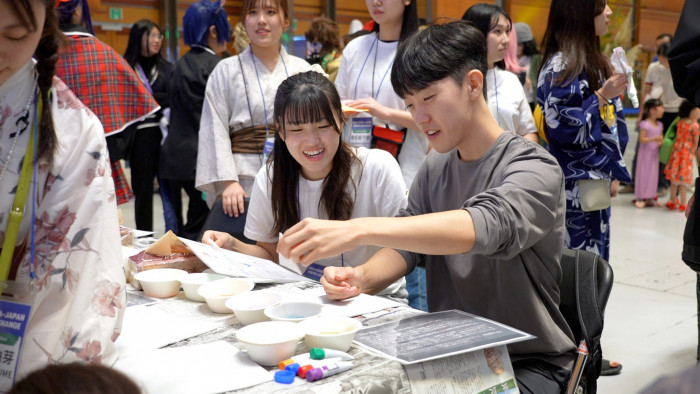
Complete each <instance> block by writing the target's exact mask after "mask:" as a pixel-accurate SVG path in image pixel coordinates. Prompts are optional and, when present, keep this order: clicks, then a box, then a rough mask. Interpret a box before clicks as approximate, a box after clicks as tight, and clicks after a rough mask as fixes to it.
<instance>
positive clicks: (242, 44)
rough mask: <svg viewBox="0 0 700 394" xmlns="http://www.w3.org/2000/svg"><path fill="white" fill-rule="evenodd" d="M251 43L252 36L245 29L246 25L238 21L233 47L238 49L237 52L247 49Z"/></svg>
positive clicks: (234, 31) (234, 29)
mask: <svg viewBox="0 0 700 394" xmlns="http://www.w3.org/2000/svg"><path fill="white" fill-rule="evenodd" d="M248 45H250V37H248V33H246V31H245V25H243V23H242V22H238V23H236V27H234V28H233V49H235V50H236V54H239V53H241V52H243V51H245V49H246V48H248Z"/></svg>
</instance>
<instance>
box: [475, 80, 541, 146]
mask: <svg viewBox="0 0 700 394" xmlns="http://www.w3.org/2000/svg"><path fill="white" fill-rule="evenodd" d="M486 90H487V95H488V103H489V110H490V111H491V115H493V117H494V119H496V121H497V122H498V125H499V126H501V128H502V129H503V130H506V131H513V132H515V134H517V135H520V136H522V135H525V134H529V133H537V126H536V125H535V118H533V116H532V111H531V110H530V106H529V105H528V103H527V99H526V98H525V91H524V90H523V85H522V84H521V83H520V81H519V80H518V77H517V76H516V75H515V74H513V73H512V72H510V71H506V70H502V69H500V68H498V67H494V68H492V69H490V70H488V71H487V72H486Z"/></svg>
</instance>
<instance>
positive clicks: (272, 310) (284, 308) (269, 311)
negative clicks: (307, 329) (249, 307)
mask: <svg viewBox="0 0 700 394" xmlns="http://www.w3.org/2000/svg"><path fill="white" fill-rule="evenodd" d="M322 310H323V305H321V304H318V303H315V302H283V303H281V304H278V305H273V306H269V307H267V308H265V312H264V313H265V316H267V317H269V318H270V320H276V321H288V322H295V323H297V322H300V321H302V320H304V319H308V318H310V317H315V316H318V315H320V314H321V311H322Z"/></svg>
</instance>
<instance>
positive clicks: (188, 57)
mask: <svg viewBox="0 0 700 394" xmlns="http://www.w3.org/2000/svg"><path fill="white" fill-rule="evenodd" d="M182 25H183V29H184V40H185V45H187V46H189V47H190V48H191V49H190V51H189V52H187V53H186V54H185V55H184V56H183V57H182V58H180V60H178V61H177V63H176V64H175V70H174V72H173V79H172V85H171V87H170V88H171V90H170V92H171V95H172V97H171V102H170V108H171V112H170V126H169V131H168V137H167V138H166V139H165V143H164V144H163V147H162V150H161V155H160V166H159V167H160V176H161V178H163V179H166V180H167V181H168V182H164V183H165V184H168V185H169V188H170V195H171V197H172V202H173V205H174V207H175V212H176V217H177V225H178V235H180V236H183V237H185V238H189V239H196V238H197V237H198V234H199V231H200V229H201V228H202V224H204V220H205V219H206V217H207V214H208V212H209V208H208V207H207V204H206V202H205V201H204V200H203V199H202V193H201V192H200V191H199V190H197V189H195V188H194V179H195V170H196V168H197V142H198V138H199V119H200V118H201V116H202V104H203V102H204V92H205V90H206V87H207V79H209V75H210V74H211V72H212V71H213V70H214V67H216V65H217V63H219V61H220V60H221V57H220V56H219V54H220V53H221V52H223V51H224V50H225V49H226V43H227V42H230V41H231V25H229V22H228V17H227V15H226V11H224V9H223V8H222V7H221V2H220V1H216V2H212V1H210V0H201V1H198V2H196V3H194V4H192V5H191V6H190V7H189V8H188V9H187V12H185V16H184V17H183V19H182ZM182 189H185V192H186V193H187V195H188V196H189V205H188V207H187V224H185V223H184V222H183V217H182V198H181V190H182Z"/></svg>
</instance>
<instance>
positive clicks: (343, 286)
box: [321, 267, 362, 300]
mask: <svg viewBox="0 0 700 394" xmlns="http://www.w3.org/2000/svg"><path fill="white" fill-rule="evenodd" d="M321 284H322V285H323V290H325V291H326V296H328V299H330V300H344V299H346V298H350V297H354V296H356V295H358V294H360V292H361V291H362V284H361V275H360V272H359V270H358V269H357V268H352V267H326V269H324V270H323V276H322V277H321Z"/></svg>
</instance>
